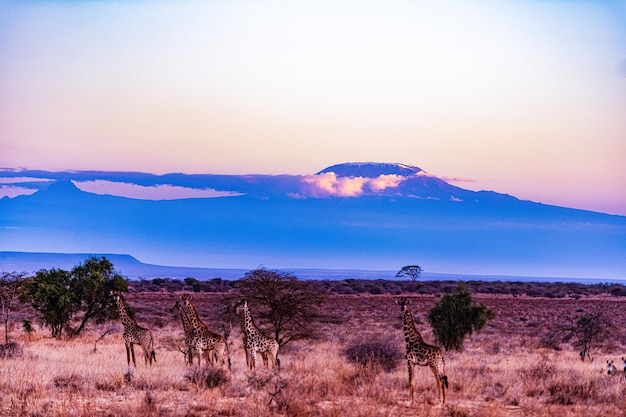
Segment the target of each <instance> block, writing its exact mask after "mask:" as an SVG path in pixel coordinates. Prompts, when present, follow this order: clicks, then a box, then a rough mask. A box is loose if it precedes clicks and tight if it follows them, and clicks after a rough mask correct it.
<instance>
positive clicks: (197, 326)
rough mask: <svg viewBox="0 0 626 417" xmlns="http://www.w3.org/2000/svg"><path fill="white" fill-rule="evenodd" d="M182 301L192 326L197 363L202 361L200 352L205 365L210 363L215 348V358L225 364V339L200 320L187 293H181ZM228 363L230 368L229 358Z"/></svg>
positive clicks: (226, 349)
mask: <svg viewBox="0 0 626 417" xmlns="http://www.w3.org/2000/svg"><path fill="white" fill-rule="evenodd" d="M181 299H182V300H183V303H184V304H185V306H187V309H188V310H189V321H190V323H191V326H192V327H193V342H192V344H193V346H194V347H195V349H196V352H198V365H200V362H201V361H202V354H203V353H204V357H205V360H206V363H207V365H208V364H210V363H211V362H212V361H211V351H213V350H215V354H216V356H217V360H218V361H219V362H220V363H221V364H222V365H224V364H226V358H225V356H226V354H227V353H228V346H227V345H226V339H225V338H224V337H223V336H220V335H219V334H217V333H213V332H211V331H210V330H209V328H208V327H207V326H206V325H205V324H204V323H203V322H202V320H200V317H198V312H197V311H196V309H195V307H194V306H193V304H191V301H190V298H189V295H187V294H183V295H182V296H181ZM228 365H229V368H230V358H228Z"/></svg>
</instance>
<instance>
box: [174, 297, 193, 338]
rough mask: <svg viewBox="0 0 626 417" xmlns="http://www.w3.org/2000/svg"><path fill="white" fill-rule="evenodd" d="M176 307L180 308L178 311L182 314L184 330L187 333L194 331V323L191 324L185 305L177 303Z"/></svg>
mask: <svg viewBox="0 0 626 417" xmlns="http://www.w3.org/2000/svg"><path fill="white" fill-rule="evenodd" d="M176 308H177V309H178V313H179V314H180V319H181V320H182V322H183V330H184V331H185V333H187V334H188V333H190V332H192V331H193V325H192V324H191V321H190V320H189V317H188V316H187V313H186V312H185V309H183V306H181V305H180V304H176Z"/></svg>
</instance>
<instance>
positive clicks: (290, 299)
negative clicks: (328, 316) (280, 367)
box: [235, 267, 324, 346]
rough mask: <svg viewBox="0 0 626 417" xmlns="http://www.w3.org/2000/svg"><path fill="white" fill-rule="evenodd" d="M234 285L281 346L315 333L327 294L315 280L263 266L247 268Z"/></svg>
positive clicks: (239, 294) (256, 317) (255, 315)
mask: <svg viewBox="0 0 626 417" xmlns="http://www.w3.org/2000/svg"><path fill="white" fill-rule="evenodd" d="M235 288H236V289H237V293H238V296H240V297H243V298H245V299H246V300H247V301H248V304H249V305H250V306H251V308H252V309H253V316H254V318H255V320H256V319H258V321H260V322H261V323H267V324H268V325H269V327H270V328H271V330H272V332H273V333H274V338H275V339H276V341H277V342H278V343H279V344H280V345H281V346H283V345H285V344H287V343H289V342H291V341H293V340H298V339H305V338H313V337H315V336H316V334H317V323H318V322H319V320H320V319H321V318H322V317H323V315H322V314H321V313H320V312H319V306H320V305H321V304H322V302H323V301H324V294H323V293H322V292H321V291H319V290H318V289H317V288H316V287H315V286H314V285H313V284H312V283H310V282H307V281H299V280H298V279H297V278H296V276H294V275H291V274H289V273H287V272H280V271H273V270H268V269H266V268H263V267H262V268H258V269H255V270H253V271H250V272H247V273H246V275H245V277H244V278H242V279H240V280H238V281H237V283H236V284H235Z"/></svg>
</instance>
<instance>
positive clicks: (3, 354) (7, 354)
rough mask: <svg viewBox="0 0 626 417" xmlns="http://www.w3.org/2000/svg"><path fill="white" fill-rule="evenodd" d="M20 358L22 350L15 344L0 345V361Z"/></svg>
mask: <svg viewBox="0 0 626 417" xmlns="http://www.w3.org/2000/svg"><path fill="white" fill-rule="evenodd" d="M21 356H22V348H21V347H20V345H18V344H17V343H15V342H9V343H7V344H5V345H0V359H11V358H19V357H21Z"/></svg>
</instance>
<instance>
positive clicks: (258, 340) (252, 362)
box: [235, 300, 280, 369]
mask: <svg viewBox="0 0 626 417" xmlns="http://www.w3.org/2000/svg"><path fill="white" fill-rule="evenodd" d="M235 314H237V316H238V317H239V323H240V324H241V329H242V336H243V345H244V349H245V350H246V364H247V365H248V367H249V368H250V369H254V368H256V353H257V352H259V353H260V354H261V357H262V358H263V363H264V364H265V366H267V367H269V362H271V363H272V367H274V368H276V369H277V368H278V367H279V366H280V361H279V360H278V348H279V345H278V342H277V341H276V340H275V339H272V338H270V337H267V336H265V335H264V334H263V332H261V330H259V328H258V327H256V325H255V324H254V320H253V319H252V314H251V313H250V309H249V308H248V303H247V302H246V300H241V301H240V302H238V303H237V304H236V305H235Z"/></svg>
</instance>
